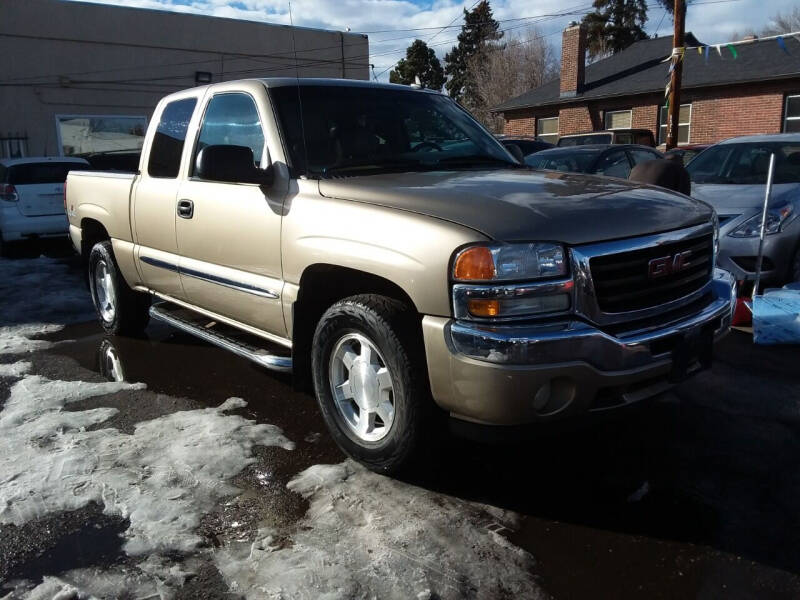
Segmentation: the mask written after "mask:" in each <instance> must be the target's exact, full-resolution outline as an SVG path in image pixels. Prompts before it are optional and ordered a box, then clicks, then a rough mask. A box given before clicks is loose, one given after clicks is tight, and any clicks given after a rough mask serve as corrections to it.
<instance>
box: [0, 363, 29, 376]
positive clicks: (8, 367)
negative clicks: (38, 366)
mask: <svg viewBox="0 0 800 600" xmlns="http://www.w3.org/2000/svg"><path fill="white" fill-rule="evenodd" d="M31 366H32V365H31V363H29V362H28V361H19V362H15V363H10V364H0V377H22V376H23V375H24V374H25V373H27V372H28V371H30V370H31Z"/></svg>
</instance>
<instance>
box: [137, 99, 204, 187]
mask: <svg viewBox="0 0 800 600" xmlns="http://www.w3.org/2000/svg"><path fill="white" fill-rule="evenodd" d="M196 104H197V99H196V98H186V99H184V100H175V101H174V102H170V103H169V104H167V106H166V107H165V108H164V112H163V113H161V120H160V121H159V122H158V128H157V129H156V134H155V136H154V137H153V144H152V146H151V148H150V160H149V161H148V163H147V172H148V174H149V175H150V176H151V177H163V178H167V179H173V178H175V177H177V176H178V170H179V169H180V166H181V153H182V152H183V143H184V142H185V141H186V131H187V130H188V129H189V121H190V120H191V118H192V113H193V112H194V107H195V105H196Z"/></svg>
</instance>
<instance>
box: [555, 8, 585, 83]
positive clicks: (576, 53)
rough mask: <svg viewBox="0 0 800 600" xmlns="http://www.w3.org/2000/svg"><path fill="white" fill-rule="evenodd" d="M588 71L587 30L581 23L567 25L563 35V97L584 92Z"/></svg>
mask: <svg viewBox="0 0 800 600" xmlns="http://www.w3.org/2000/svg"><path fill="white" fill-rule="evenodd" d="M585 69H586V28H585V27H584V26H583V24H581V23H576V22H574V21H573V22H572V23H570V24H569V25H567V28H566V29H565V30H564V33H563V34H562V35H561V97H562V98H568V97H570V96H577V95H578V94H581V93H582V92H583V84H584V71H585Z"/></svg>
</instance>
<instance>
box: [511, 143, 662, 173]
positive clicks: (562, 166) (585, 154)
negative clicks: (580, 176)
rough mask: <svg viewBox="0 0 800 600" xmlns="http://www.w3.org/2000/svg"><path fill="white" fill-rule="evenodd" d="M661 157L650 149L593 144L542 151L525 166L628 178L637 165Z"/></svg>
mask: <svg viewBox="0 0 800 600" xmlns="http://www.w3.org/2000/svg"><path fill="white" fill-rule="evenodd" d="M657 158H664V155H663V154H661V153H660V152H659V151H657V150H654V149H653V148H649V147H647V146H638V145H635V144H619V145H613V146H608V145H605V144H592V145H589V146H573V147H571V148H553V149H551V150H542V151H541V152H537V153H536V154H534V155H533V156H530V157H527V158H526V159H525V164H527V165H529V166H531V167H534V168H535V169H552V170H554V171H568V172H572V173H591V174H594V175H607V176H609V177H620V178H622V179H627V178H628V175H630V174H631V169H632V168H633V167H634V166H635V165H637V164H639V163H640V162H644V161H647V160H654V159H657Z"/></svg>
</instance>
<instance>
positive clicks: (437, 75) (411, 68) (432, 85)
mask: <svg viewBox="0 0 800 600" xmlns="http://www.w3.org/2000/svg"><path fill="white" fill-rule="evenodd" d="M415 77H419V80H420V83H422V86H423V87H425V88H428V89H430V90H441V89H442V85H444V71H443V70H442V63H440V62H439V59H438V58H436V53H435V52H434V51H433V50H432V49H431V48H428V44H426V43H425V42H423V41H422V40H414V42H413V43H412V44H411V45H410V46H409V47H408V48H407V49H406V57H405V58H401V59H400V60H399V61H398V62H397V66H396V67H395V68H394V69H392V70H391V71H390V72H389V81H390V82H391V83H402V84H404V85H410V84H412V83H414V78H415Z"/></svg>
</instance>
